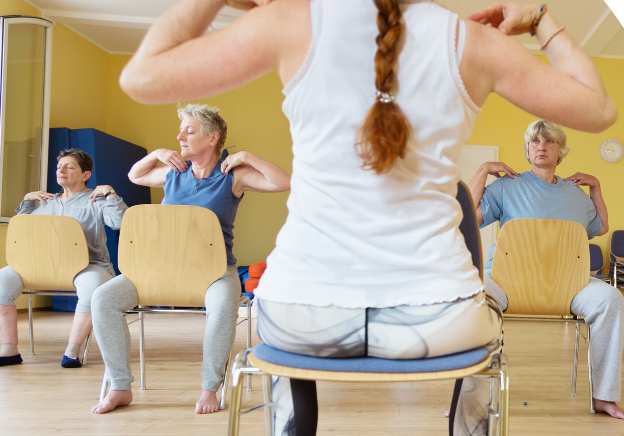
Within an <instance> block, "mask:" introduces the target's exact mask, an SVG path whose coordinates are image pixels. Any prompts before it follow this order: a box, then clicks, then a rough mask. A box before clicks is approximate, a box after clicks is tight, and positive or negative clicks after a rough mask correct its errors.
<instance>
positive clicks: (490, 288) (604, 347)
mask: <svg viewBox="0 0 624 436" xmlns="http://www.w3.org/2000/svg"><path fill="white" fill-rule="evenodd" d="M483 279H484V280H483V282H484V284H485V291H486V292H487V293H488V294H490V295H491V296H492V297H493V298H494V299H495V300H496V302H497V303H498V305H499V306H500V307H501V310H503V311H505V310H507V306H508V304H509V303H508V300H507V294H505V291H503V290H502V289H501V287H500V286H498V284H497V283H496V282H495V281H494V280H492V271H487V270H486V271H484V274H483ZM570 310H571V311H572V313H574V314H576V315H580V316H582V317H584V318H585V322H586V323H587V325H588V326H589V327H590V328H591V348H592V356H591V357H592V362H591V363H592V380H593V384H594V398H597V399H599V400H603V401H620V398H621V396H622V395H621V394H622V340H623V339H624V297H622V293H621V292H620V291H618V290H617V289H615V288H614V287H613V286H610V285H608V284H606V283H605V282H603V281H602V280H598V279H594V278H590V279H589V284H588V285H587V286H585V287H584V288H583V289H582V290H581V292H579V293H578V294H576V297H574V299H573V300H572V304H571V305H570Z"/></svg>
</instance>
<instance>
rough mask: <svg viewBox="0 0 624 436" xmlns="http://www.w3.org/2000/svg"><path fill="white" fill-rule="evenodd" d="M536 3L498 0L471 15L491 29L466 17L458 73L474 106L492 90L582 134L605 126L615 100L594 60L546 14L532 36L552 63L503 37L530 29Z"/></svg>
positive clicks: (614, 115) (611, 116)
mask: <svg viewBox="0 0 624 436" xmlns="http://www.w3.org/2000/svg"><path fill="white" fill-rule="evenodd" d="M540 6H541V5H540V4H538V3H531V4H514V3H507V2H503V3H501V2H499V3H496V4H494V5H492V6H490V7H489V8H486V9H484V10H483V11H481V12H479V13H477V14H474V15H473V16H471V17H470V19H471V20H474V21H477V22H479V23H481V24H491V25H492V26H493V27H486V26H483V25H481V24H477V23H476V22H472V21H467V26H466V27H467V37H466V46H465V47H466V48H465V51H464V57H463V60H462V64H461V66H460V71H461V74H462V77H463V78H464V81H465V83H466V88H467V90H468V92H469V94H470V95H471V97H473V99H474V100H475V103H477V104H478V105H481V104H483V102H485V99H486V98H487V95H488V94H489V93H490V92H495V93H497V94H499V95H500V96H502V97H503V98H505V99H507V100H508V101H509V102H511V103H512V104H514V105H516V106H518V107H519V108H521V109H523V110H525V111H527V112H529V113H531V114H533V115H535V116H537V117H540V118H544V119H547V120H549V121H553V122H555V123H557V124H561V125H564V126H567V127H571V128H573V129H576V130H582V131H586V132H600V131H602V130H604V129H606V128H607V127H609V126H611V125H612V124H613V123H614V122H615V120H616V118H617V112H616V108H615V104H614V103H613V101H612V100H611V98H610V97H609V95H608V94H607V92H606V90H605V88H604V85H603V83H602V80H601V79H600V75H599V74H598V70H597V69H596V67H595V65H594V64H593V62H592V60H591V59H590V58H589V56H587V54H585V52H583V50H582V49H581V48H580V47H579V46H578V45H577V44H576V43H575V42H574V41H572V40H571V39H570V37H569V36H568V35H567V33H566V32H565V30H559V29H560V28H561V26H560V25H559V24H558V23H557V22H556V21H555V19H554V18H553V16H552V15H551V14H550V12H546V13H545V14H544V15H543V17H542V19H541V22H540V23H539V25H538V27H537V33H536V37H537V42H538V43H539V44H540V46H544V45H545V47H544V49H543V50H544V54H545V55H546V56H547V57H548V60H549V61H550V63H551V64H552V66H549V65H547V64H545V63H543V62H540V61H539V60H538V59H537V58H536V57H535V56H533V55H531V54H530V53H529V52H528V51H527V50H526V49H525V48H524V47H523V46H522V45H521V44H520V43H519V42H518V41H517V40H515V39H514V38H508V37H507V36H506V34H521V33H526V32H528V31H529V30H530V25H531V23H532V22H533V20H534V19H535V17H536V16H537V14H538V13H539V9H540ZM557 32H559V33H557ZM555 34H556V35H555ZM553 35H554V36H553ZM551 36H552V39H550V38H551ZM549 39H550V41H549Z"/></svg>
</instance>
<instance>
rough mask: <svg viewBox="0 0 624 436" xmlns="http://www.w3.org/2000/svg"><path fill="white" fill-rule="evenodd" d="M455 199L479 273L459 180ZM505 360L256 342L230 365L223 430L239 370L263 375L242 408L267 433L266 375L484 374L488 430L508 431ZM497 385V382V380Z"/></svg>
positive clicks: (236, 405)
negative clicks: (339, 353) (314, 353)
mask: <svg viewBox="0 0 624 436" xmlns="http://www.w3.org/2000/svg"><path fill="white" fill-rule="evenodd" d="M457 199H458V201H459V203H460V204H461V206H462V210H463V212H464V219H463V221H462V223H461V225H460V231H461V232H462V233H463V235H464V239H465V241H466V245H467V246H468V249H469V250H470V252H471V254H472V258H473V263H474V264H475V266H476V267H477V268H478V269H479V272H480V275H481V277H482V278H483V268H482V265H481V259H482V258H481V238H480V236H479V227H478V225H477V218H476V212H475V209H474V204H473V202H472V197H471V196H470V191H468V188H467V186H466V185H465V184H464V183H463V182H461V183H460V184H459V185H458V194H457ZM508 369H509V365H508V362H507V357H506V356H505V355H504V354H502V353H501V354H500V355H499V359H498V362H496V365H495V366H494V367H491V359H490V354H489V352H488V351H487V350H486V349H485V348H479V349H476V350H471V351H467V352H464V353H458V354H454V355H451V356H440V357H437V358H432V359H414V360H390V359H379V358H374V357H363V358H346V359H345V358H342V359H333V358H323V357H311V356H303V355H298V354H294V353H287V352H285V351H281V350H276V349H274V348H271V347H269V346H267V345H264V344H261V345H258V346H256V347H254V348H253V349H247V350H243V351H241V352H240V353H239V354H238V355H237V356H236V358H235V360H234V364H233V366H232V398H231V407H230V423H229V431H228V435H229V436H237V435H238V431H239V420H240V414H241V396H242V383H241V378H242V376H243V375H244V374H255V375H262V376H263V383H262V386H263V389H264V403H265V404H263V405H261V406H258V407H254V408H252V409H250V410H248V411H246V412H249V411H252V410H256V409H259V408H264V409H265V425H266V434H267V435H273V427H274V423H273V413H272V411H271V407H272V406H273V404H272V403H271V394H272V393H271V387H272V383H271V376H272V375H276V376H281V377H289V378H294V379H300V380H323V381H348V382H414V381H427V380H444V379H459V378H464V377H486V378H490V380H491V382H490V398H491V399H492V402H491V405H490V406H491V407H492V408H493V407H494V403H496V400H495V399H496V398H497V399H498V402H497V403H498V404H497V405H498V407H497V410H493V409H490V411H489V425H488V428H489V431H490V433H491V431H492V430H493V429H494V428H495V427H498V428H499V433H498V434H502V435H504V436H507V435H508V434H509V410H508V408H509V373H508ZM497 385H498V386H497Z"/></svg>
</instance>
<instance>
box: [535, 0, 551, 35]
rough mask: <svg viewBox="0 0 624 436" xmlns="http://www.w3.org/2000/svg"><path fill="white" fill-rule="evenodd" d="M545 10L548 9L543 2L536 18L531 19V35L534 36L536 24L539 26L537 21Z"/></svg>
mask: <svg viewBox="0 0 624 436" xmlns="http://www.w3.org/2000/svg"><path fill="white" fill-rule="evenodd" d="M546 11H548V8H547V7H546V5H545V4H543V5H542V7H541V8H540V11H539V14H538V15H537V18H536V19H535V21H533V24H531V36H535V34H536V33H537V26H539V23H540V21H542V17H543V16H544V14H545V13H546Z"/></svg>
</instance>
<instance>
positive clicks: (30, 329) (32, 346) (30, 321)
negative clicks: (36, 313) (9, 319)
mask: <svg viewBox="0 0 624 436" xmlns="http://www.w3.org/2000/svg"><path fill="white" fill-rule="evenodd" d="M28 337H29V339H30V354H31V355H33V354H35V338H34V334H33V308H32V295H29V296H28Z"/></svg>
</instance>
